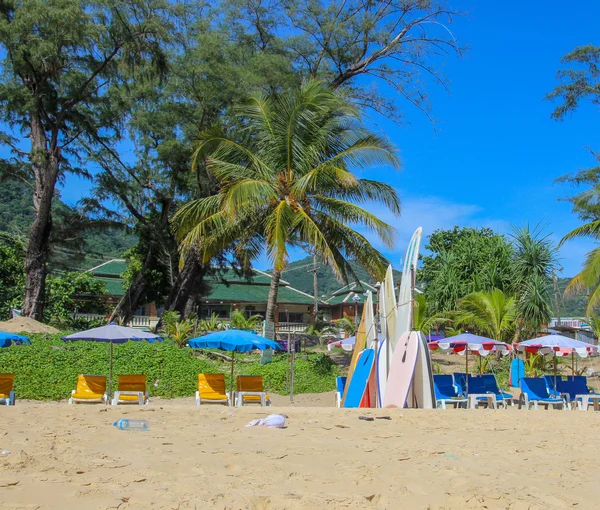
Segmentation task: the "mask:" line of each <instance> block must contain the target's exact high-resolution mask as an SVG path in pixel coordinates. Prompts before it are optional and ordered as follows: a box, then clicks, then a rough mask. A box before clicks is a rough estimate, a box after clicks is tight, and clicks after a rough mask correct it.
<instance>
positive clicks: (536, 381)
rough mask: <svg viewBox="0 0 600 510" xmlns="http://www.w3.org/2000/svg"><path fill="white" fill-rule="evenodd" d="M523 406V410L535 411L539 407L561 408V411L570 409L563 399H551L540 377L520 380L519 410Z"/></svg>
mask: <svg viewBox="0 0 600 510" xmlns="http://www.w3.org/2000/svg"><path fill="white" fill-rule="evenodd" d="M522 405H525V409H531V406H532V405H533V408H534V409H535V410H536V411H537V410H538V406H539V405H543V406H546V409H548V408H549V407H550V406H561V407H562V409H570V407H571V406H570V404H568V403H567V401H566V399H565V398H564V397H552V396H551V395H550V393H549V392H548V388H547V387H546V382H545V381H544V379H542V378H541V377H523V378H522V379H521V395H520V396H519V409H521V406H522Z"/></svg>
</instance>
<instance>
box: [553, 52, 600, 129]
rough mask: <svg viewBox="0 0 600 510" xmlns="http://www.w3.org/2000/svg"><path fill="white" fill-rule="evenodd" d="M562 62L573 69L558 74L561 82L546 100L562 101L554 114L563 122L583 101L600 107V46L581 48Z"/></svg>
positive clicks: (565, 57) (566, 56)
mask: <svg viewBox="0 0 600 510" xmlns="http://www.w3.org/2000/svg"><path fill="white" fill-rule="evenodd" d="M561 63H562V64H568V65H569V66H570V67H569V68H568V69H561V70H560V71H558V73H557V78H558V79H559V81H560V82H561V83H560V84H559V85H558V86H557V87H556V88H555V89H554V90H553V91H552V92H551V93H550V94H548V95H547V96H546V99H551V100H560V103H561V104H559V106H557V107H556V109H555V110H554V112H552V117H553V118H554V119H556V120H563V119H564V118H565V116H566V115H567V114H568V113H572V112H573V111H574V110H576V109H577V108H578V107H579V103H580V102H581V101H583V100H586V99H587V100H589V101H591V103H592V104H594V105H598V104H600V47H598V46H593V45H591V44H590V45H587V46H578V47H577V48H575V49H574V50H573V51H572V52H571V53H569V54H567V55H565V56H564V57H563V58H562V59H561Z"/></svg>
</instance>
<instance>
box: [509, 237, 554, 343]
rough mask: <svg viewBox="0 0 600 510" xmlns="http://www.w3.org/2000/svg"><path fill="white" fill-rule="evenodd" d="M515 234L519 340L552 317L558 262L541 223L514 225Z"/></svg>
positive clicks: (515, 275) (515, 277)
mask: <svg viewBox="0 0 600 510" xmlns="http://www.w3.org/2000/svg"><path fill="white" fill-rule="evenodd" d="M512 238H513V247H514V251H515V253H514V264H513V268H514V288H515V292H516V298H517V303H516V311H517V327H516V330H515V340H518V338H519V336H520V333H521V331H522V330H524V331H525V332H526V333H528V334H531V335H532V336H534V335H536V334H537V333H539V331H540V330H541V329H542V328H543V327H544V326H546V325H547V324H548V323H549V322H550V319H551V318H552V308H551V306H550V303H551V295H550V290H549V284H550V282H551V274H552V271H553V270H554V268H555V266H556V248H555V247H554V245H553V243H552V241H551V240H550V238H549V236H548V235H542V231H541V229H540V228H539V226H538V227H535V228H534V229H533V230H531V229H530V228H529V227H528V226H526V227H523V228H521V229H514V232H513V235H512Z"/></svg>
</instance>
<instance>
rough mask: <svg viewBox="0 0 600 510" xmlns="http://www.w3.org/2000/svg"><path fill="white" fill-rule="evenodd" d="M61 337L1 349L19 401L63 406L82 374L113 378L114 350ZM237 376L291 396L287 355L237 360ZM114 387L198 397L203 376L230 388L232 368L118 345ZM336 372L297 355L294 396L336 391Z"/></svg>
mask: <svg viewBox="0 0 600 510" xmlns="http://www.w3.org/2000/svg"><path fill="white" fill-rule="evenodd" d="M60 336H61V335H52V336H49V335H30V337H29V338H30V340H31V342H32V345H13V346H11V347H8V348H4V349H0V373H6V372H10V373H14V374H15V392H16V394H17V398H25V399H35V400H60V399H64V398H68V396H69V394H70V393H71V390H73V389H74V388H75V386H76V384H77V375H78V374H98V375H108V372H109V345H108V344H106V343H97V342H69V343H65V342H63V341H62V340H61V339H60ZM236 360H247V361H251V362H246V363H243V362H241V363H236V364H235V375H240V374H246V375H262V376H263V378H264V383H265V387H266V389H267V391H271V392H274V393H278V394H286V393H287V388H286V386H287V373H288V367H289V363H288V360H287V355H286V354H275V356H274V358H273V362H272V363H268V364H266V365H260V362H259V356H258V355H236ZM113 363H114V364H113V374H114V376H115V377H114V379H115V381H114V386H116V376H117V375H119V374H146V376H147V377H148V390H149V392H150V395H151V396H160V397H165V398H175V397H186V396H192V395H194V393H195V391H196V389H197V381H198V374H199V373H224V374H225V378H226V382H227V385H229V374H230V370H231V364H230V363H229V362H227V361H221V360H216V359H211V358H210V357H209V353H207V352H206V351H194V350H192V349H189V348H179V347H177V346H176V345H175V344H174V343H172V342H171V341H168V340H166V341H164V342H160V343H152V344H151V343H148V342H127V343H126V344H122V345H114V362H113ZM337 375H339V371H338V368H337V366H336V365H335V364H334V363H333V362H332V361H331V360H330V358H329V357H328V356H327V355H325V354H315V353H308V354H306V355H305V354H301V355H297V357H296V363H295V377H294V393H319V392H324V391H330V390H333V389H334V388H335V377H336V376H337ZM228 387H229V386H228Z"/></svg>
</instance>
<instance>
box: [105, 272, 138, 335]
mask: <svg viewBox="0 0 600 510" xmlns="http://www.w3.org/2000/svg"><path fill="white" fill-rule="evenodd" d="M142 274H143V273H142V272H139V273H138V274H136V275H135V277H134V279H133V281H132V282H131V285H129V288H128V289H127V290H126V291H125V295H124V296H123V297H122V298H121V301H119V304H118V305H117V307H116V308H115V309H114V310H113V313H112V315H111V316H110V322H116V323H121V324H123V325H124V326H126V325H127V324H128V323H129V322H130V321H131V318H132V317H133V312H134V311H135V310H137V309H138V307H139V306H140V301H141V300H142V296H143V295H144V292H146V281H145V280H144V277H143V276H142Z"/></svg>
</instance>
